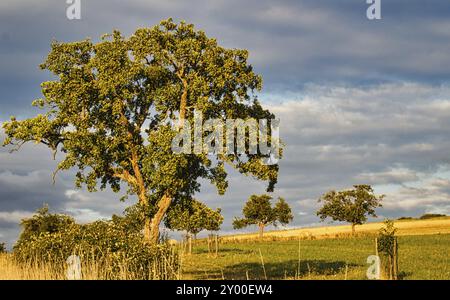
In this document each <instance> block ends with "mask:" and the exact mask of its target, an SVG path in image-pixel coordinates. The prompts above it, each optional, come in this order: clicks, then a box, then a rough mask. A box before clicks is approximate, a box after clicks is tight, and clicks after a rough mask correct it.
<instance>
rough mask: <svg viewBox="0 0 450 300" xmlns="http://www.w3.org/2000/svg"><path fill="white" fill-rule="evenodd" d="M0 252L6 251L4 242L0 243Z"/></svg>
mask: <svg viewBox="0 0 450 300" xmlns="http://www.w3.org/2000/svg"><path fill="white" fill-rule="evenodd" d="M0 253H6V244H5V243H0Z"/></svg>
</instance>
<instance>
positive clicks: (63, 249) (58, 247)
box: [14, 210, 179, 279]
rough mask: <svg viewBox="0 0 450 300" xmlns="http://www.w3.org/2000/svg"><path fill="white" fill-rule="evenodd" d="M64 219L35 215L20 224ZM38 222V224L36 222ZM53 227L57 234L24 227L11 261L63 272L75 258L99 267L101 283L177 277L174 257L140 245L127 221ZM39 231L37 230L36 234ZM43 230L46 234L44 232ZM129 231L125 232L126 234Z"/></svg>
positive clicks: (161, 248) (168, 251)
mask: <svg viewBox="0 0 450 300" xmlns="http://www.w3.org/2000/svg"><path fill="white" fill-rule="evenodd" d="M67 218H70V217H67V216H62V215H52V214H49V213H48V210H47V211H46V212H45V213H42V211H38V214H37V215H35V216H33V217H32V218H31V219H28V220H24V221H23V222H22V224H31V223H33V224H47V223H48V222H47V221H48V220H53V221H54V220H63V219H64V220H67ZM37 220H38V221H39V222H37ZM55 223H57V224H59V225H61V224H64V225H63V226H57V230H53V229H54V227H51V228H52V230H49V228H50V227H45V226H35V227H33V230H30V228H28V227H25V229H24V233H25V231H26V230H28V232H26V234H24V233H22V234H21V237H20V238H19V241H18V242H17V244H16V245H15V246H14V257H15V258H16V260H17V261H19V262H32V263H36V264H39V263H51V264H52V265H54V266H56V268H60V269H61V271H63V270H64V269H65V266H66V259H67V258H68V257H69V256H71V255H78V256H79V257H80V260H81V261H82V262H90V263H93V264H95V265H97V266H98V268H99V269H100V271H101V273H102V277H104V279H123V277H124V276H123V275H124V274H126V277H127V279H174V278H175V277H176V276H177V275H178V269H179V261H178V255H177V253H176V252H175V251H174V250H173V249H172V248H171V247H170V246H169V245H167V244H160V245H156V246H152V247H151V246H149V245H146V244H144V243H143V236H142V234H141V232H140V231H138V230H129V229H130V226H129V222H128V220H127V218H126V217H125V218H122V217H117V216H115V217H114V218H113V220H106V221H96V222H93V223H90V224H85V225H80V224H76V223H75V222H59V221H56V222H55ZM36 228H39V230H35V229H36ZM43 229H45V230H43ZM127 229H128V230H127Z"/></svg>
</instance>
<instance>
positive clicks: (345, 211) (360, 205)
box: [317, 185, 384, 234]
mask: <svg viewBox="0 0 450 300" xmlns="http://www.w3.org/2000/svg"><path fill="white" fill-rule="evenodd" d="M353 187H354V189H353V190H344V191H339V192H336V191H330V192H328V193H326V194H325V195H323V196H322V197H321V198H320V199H319V202H323V203H324V205H323V206H322V208H321V209H319V210H318V211H317V215H318V216H319V217H320V218H321V219H322V220H325V219H326V218H328V217H330V218H332V219H333V221H345V222H349V223H350V224H351V225H352V234H354V233H355V226H356V225H361V224H364V223H365V222H366V221H367V216H372V217H377V215H376V213H375V208H377V207H381V203H380V202H381V201H382V200H383V198H384V195H381V196H376V195H375V194H374V192H373V189H372V187H371V186H370V185H355V186H353Z"/></svg>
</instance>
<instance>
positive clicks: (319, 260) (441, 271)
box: [183, 217, 450, 279]
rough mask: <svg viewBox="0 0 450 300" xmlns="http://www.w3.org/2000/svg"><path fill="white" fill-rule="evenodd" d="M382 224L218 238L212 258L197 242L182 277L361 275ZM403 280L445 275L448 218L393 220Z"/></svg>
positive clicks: (448, 269)
mask: <svg viewBox="0 0 450 300" xmlns="http://www.w3.org/2000/svg"><path fill="white" fill-rule="evenodd" d="M382 226H383V223H368V224H365V225H361V226H357V234H358V235H359V237H356V238H352V237H351V228H350V226H349V225H339V226H326V227H313V228H301V229H291V230H279V231H269V232H266V233H265V235H264V238H263V240H259V239H258V238H257V234H256V233H255V234H238V235H233V236H224V237H221V245H220V252H219V254H218V257H214V256H213V255H211V254H208V251H207V246H206V245H205V244H204V243H202V241H200V243H199V244H198V245H197V246H196V247H195V248H194V252H193V254H192V255H185V257H184V261H183V277H184V278H185V279H222V278H225V279H247V278H248V279H264V278H268V279H365V278H366V271H367V268H368V267H369V265H368V264H367V263H366V260H367V257H368V256H369V255H373V254H375V241H374V238H375V236H376V233H377V231H378V230H379V229H380V228H381V227H382ZM395 227H396V228H397V229H398V230H397V235H398V236H399V238H398V243H399V271H400V274H401V277H402V278H403V279H450V218H448V217H444V218H437V219H430V220H404V221H395Z"/></svg>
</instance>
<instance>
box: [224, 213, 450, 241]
mask: <svg viewBox="0 0 450 300" xmlns="http://www.w3.org/2000/svg"><path fill="white" fill-rule="evenodd" d="M381 227H383V223H382V222H377V223H367V224H364V225H358V226H356V233H357V234H371V233H376V232H377V231H378V230H379V229H380V228H381ZM395 227H396V228H397V235H399V236H403V235H428V234H450V217H441V218H435V219H429V220H416V219H414V220H397V221H395ZM350 234H351V227H350V225H335V226H323V227H309V228H299V229H286V230H273V231H267V232H266V233H264V237H265V238H267V239H273V238H276V239H283V238H285V239H298V238H299V237H300V238H302V239H323V238H337V237H345V236H347V235H350ZM256 238H258V233H249V234H236V235H226V236H223V237H221V239H222V240H223V241H240V240H253V239H256Z"/></svg>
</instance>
